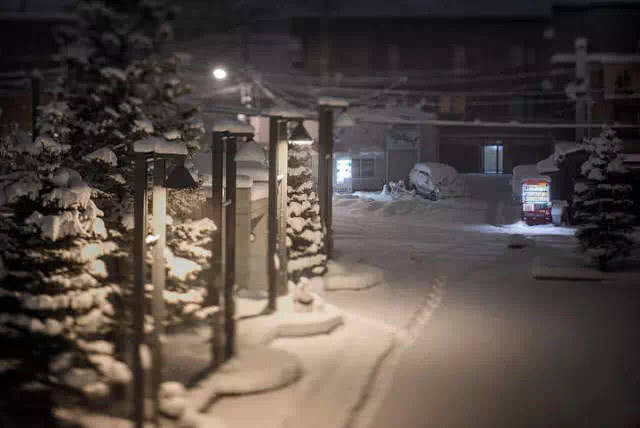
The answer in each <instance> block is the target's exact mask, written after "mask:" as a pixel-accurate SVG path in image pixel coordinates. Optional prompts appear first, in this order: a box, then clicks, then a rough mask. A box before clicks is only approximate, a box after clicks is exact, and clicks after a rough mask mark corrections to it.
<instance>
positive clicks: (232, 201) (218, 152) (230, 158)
mask: <svg viewBox="0 0 640 428" xmlns="http://www.w3.org/2000/svg"><path fill="white" fill-rule="evenodd" d="M254 132H255V131H254V129H253V127H252V126H251V125H248V124H245V123H242V122H239V121H237V120H226V121H225V120H221V121H219V122H216V123H215V124H214V127H213V147H212V148H211V153H212V165H211V168H212V169H211V171H212V174H213V176H212V183H211V198H212V210H213V212H212V218H213V221H214V222H216V221H218V223H217V224H222V211H223V210H225V212H224V214H225V227H224V232H225V251H224V255H225V260H224V262H225V263H224V265H225V268H224V286H223V290H222V291H223V292H222V295H223V296H222V297H223V299H222V303H223V307H224V337H225V340H224V349H223V347H222V343H221V334H220V331H219V330H220V329H219V324H220V323H219V322H216V321H214V326H213V335H214V341H213V344H212V351H213V358H212V361H213V362H214V365H218V364H219V363H221V362H222V361H223V360H227V359H229V358H231V357H232V356H233V354H234V352H235V336H236V329H235V319H234V317H235V302H234V300H233V298H234V296H233V292H234V287H235V280H236V279H235V276H236V266H235V265H236V257H235V247H236V245H235V239H236V207H237V203H236V160H235V157H236V145H237V142H238V140H240V139H248V138H251V137H253V135H254ZM223 147H224V149H225V173H226V190H225V192H224V198H225V201H224V202H223V186H222V184H223V183H222V162H223V161H222V159H223V157H222V149H223ZM214 234H215V233H214ZM216 235H217V234H216ZM221 256H222V241H221V237H220V236H219V235H218V236H214V237H212V257H216V258H217V260H216V261H217V263H215V262H212V269H213V276H214V277H215V280H216V281H215V282H216V283H218V279H219V278H220V277H221V275H220V274H221V270H222V264H221V262H220V261H221ZM214 266H217V267H214ZM212 279H214V278H212ZM211 290H212V291H213V295H214V296H215V297H214V300H215V299H217V300H218V303H219V302H220V291H219V289H218V288H217V287H215V289H214V286H211ZM216 334H217V338H216ZM222 357H224V358H222Z"/></svg>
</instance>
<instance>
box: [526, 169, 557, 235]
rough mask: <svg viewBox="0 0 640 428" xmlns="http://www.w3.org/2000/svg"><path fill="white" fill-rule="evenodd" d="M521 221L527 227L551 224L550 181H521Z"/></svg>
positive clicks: (527, 179) (529, 179) (536, 179)
mask: <svg viewBox="0 0 640 428" xmlns="http://www.w3.org/2000/svg"><path fill="white" fill-rule="evenodd" d="M522 220H524V221H525V222H526V223H527V224H528V225H529V226H532V225H534V224H546V223H551V180H548V179H545V178H524V179H522Z"/></svg>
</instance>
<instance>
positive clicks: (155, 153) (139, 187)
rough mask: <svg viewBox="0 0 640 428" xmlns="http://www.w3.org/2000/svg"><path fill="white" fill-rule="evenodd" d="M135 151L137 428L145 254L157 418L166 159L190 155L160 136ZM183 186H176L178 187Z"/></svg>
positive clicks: (141, 406)
mask: <svg viewBox="0 0 640 428" xmlns="http://www.w3.org/2000/svg"><path fill="white" fill-rule="evenodd" d="M134 152H135V157H134V158H135V206H134V224H135V229H134V251H133V252H134V292H133V295H134V298H133V305H134V306H133V311H132V312H133V318H134V323H133V324H134V352H133V369H134V407H135V409H134V418H135V426H136V428H142V426H143V424H144V399H145V393H144V389H145V387H144V385H145V381H144V367H143V365H142V356H141V348H142V345H144V342H145V332H144V319H145V307H146V305H145V290H144V285H145V254H146V246H147V243H150V244H153V245H154V247H153V265H152V272H151V277H152V282H153V293H152V300H151V313H152V316H153V331H152V337H151V347H152V373H151V384H152V397H153V404H154V406H153V410H154V412H153V419H154V421H156V422H157V420H158V419H157V418H158V414H159V397H158V392H159V389H160V384H161V383H162V344H161V341H160V336H161V334H162V325H163V322H164V317H165V307H164V299H163V291H164V286H165V269H166V260H165V257H164V249H165V239H166V206H167V193H166V187H167V183H166V160H167V159H175V160H178V161H179V162H180V163H181V164H183V163H184V158H185V156H186V154H187V149H186V147H185V146H184V145H181V144H178V143H167V142H165V141H163V140H161V139H159V138H157V137H149V138H147V139H144V140H140V141H138V142H136V143H135V144H134ZM149 160H153V164H154V171H153V225H152V227H153V235H152V237H151V238H152V239H149V238H150V237H148V236H147V228H146V224H147V163H148V161H149ZM178 185H179V184H178V183H176V186H178Z"/></svg>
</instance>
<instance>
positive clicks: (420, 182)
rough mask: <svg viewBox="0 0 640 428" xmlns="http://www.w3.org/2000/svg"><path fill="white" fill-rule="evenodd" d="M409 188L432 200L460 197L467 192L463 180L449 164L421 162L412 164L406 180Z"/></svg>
mask: <svg viewBox="0 0 640 428" xmlns="http://www.w3.org/2000/svg"><path fill="white" fill-rule="evenodd" d="M406 181H407V182H406V186H407V188H408V189H409V190H414V189H415V191H416V193H417V194H419V195H421V196H424V197H425V198H429V199H432V200H435V199H438V198H451V197H461V196H465V195H466V194H467V189H466V187H467V186H466V185H465V180H464V178H463V177H462V176H460V175H458V171H456V169H455V168H454V167H452V166H450V165H447V164H444V163H437V162H421V163H417V164H415V165H414V166H413V168H412V169H411V171H410V172H409V176H408V177H407V180H406Z"/></svg>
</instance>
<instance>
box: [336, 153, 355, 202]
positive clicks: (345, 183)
mask: <svg viewBox="0 0 640 428" xmlns="http://www.w3.org/2000/svg"><path fill="white" fill-rule="evenodd" d="M335 168H336V175H335V177H336V178H335V183H334V190H335V191H336V192H346V193H351V191H352V187H351V157H337V158H336V166H335Z"/></svg>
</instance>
